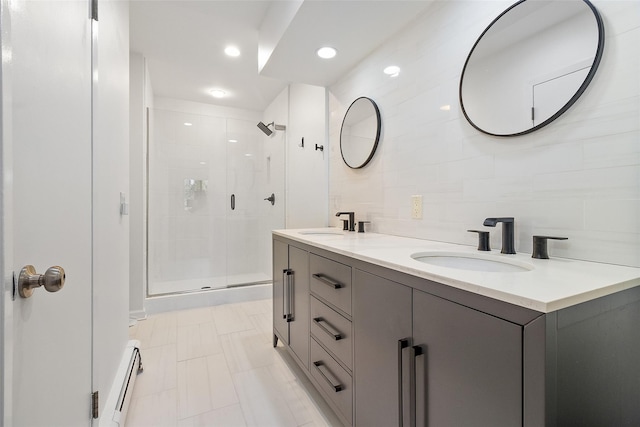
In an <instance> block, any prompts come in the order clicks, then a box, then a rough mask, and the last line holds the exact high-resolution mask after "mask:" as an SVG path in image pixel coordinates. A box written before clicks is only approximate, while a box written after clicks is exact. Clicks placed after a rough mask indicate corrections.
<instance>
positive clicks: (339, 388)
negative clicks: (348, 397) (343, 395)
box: [313, 362, 344, 393]
mask: <svg viewBox="0 0 640 427" xmlns="http://www.w3.org/2000/svg"><path fill="white" fill-rule="evenodd" d="M313 365H314V366H315V367H316V369H317V370H318V372H320V375H322V378H324V379H325V381H326V382H327V383H328V384H329V385H330V386H331V388H332V389H333V390H334V391H335V392H336V393H337V392H339V391H342V390H344V387H343V386H342V384H337V385H335V384H334V382H333V381H331V380H330V379H329V377H332V378H333V374H331V372H330V371H329V369H328V368H327V367H326V366H325V365H324V363H322V362H313ZM321 368H322V369H321ZM324 371H326V373H325V372H324ZM335 382H336V383H337V381H335Z"/></svg>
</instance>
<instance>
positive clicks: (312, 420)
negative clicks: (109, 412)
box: [126, 300, 340, 427]
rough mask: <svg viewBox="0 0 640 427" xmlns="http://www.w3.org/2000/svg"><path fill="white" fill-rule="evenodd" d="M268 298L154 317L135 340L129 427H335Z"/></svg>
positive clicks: (136, 329) (138, 328)
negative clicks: (278, 328)
mask: <svg viewBox="0 0 640 427" xmlns="http://www.w3.org/2000/svg"><path fill="white" fill-rule="evenodd" d="M271 313H272V308H271V300H259V301H250V302H244V303H238V304H226V305H219V306H214V307H206V308H198V309H193V310H184V311H174V312H169V313H161V314H155V315H151V316H149V317H148V319H146V320H142V321H139V322H138V323H137V324H136V325H134V326H132V327H130V328H129V332H130V336H131V338H132V339H137V340H140V352H141V355H142V362H143V365H144V372H143V373H142V374H140V375H139V376H138V377H137V380H136V384H135V387H134V391H133V398H132V400H131V404H130V407H129V413H128V416H127V423H126V425H127V426H128V427H147V426H150V427H151V426H153V427H160V426H178V427H197V426H220V427H231V426H274V427H276V426H277V427H287V426H304V427H311V426H334V425H335V426H339V425H340V422H339V421H338V419H337V418H336V416H335V415H334V414H333V412H331V410H330V409H328V407H327V406H326V404H325V403H324V401H323V400H322V399H321V398H320V397H319V395H318V394H317V392H316V391H315V390H314V389H313V388H312V386H311V385H310V383H309V382H308V380H307V378H306V377H305V376H304V374H303V373H302V371H300V369H299V368H298V367H297V365H295V362H294V361H293V360H292V359H291V357H290V356H289V355H288V354H287V352H286V351H285V350H284V348H282V347H281V345H278V347H277V348H275V349H274V348H273V345H272V337H273V335H272V320H271Z"/></svg>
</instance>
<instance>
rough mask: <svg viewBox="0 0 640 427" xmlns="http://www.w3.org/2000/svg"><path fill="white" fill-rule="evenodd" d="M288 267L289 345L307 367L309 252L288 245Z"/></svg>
mask: <svg viewBox="0 0 640 427" xmlns="http://www.w3.org/2000/svg"><path fill="white" fill-rule="evenodd" d="M289 268H290V269H291V270H292V271H293V287H292V290H291V294H292V295H291V322H289V346H290V347H291V350H293V352H294V353H295V354H296V355H297V356H298V357H299V358H300V361H301V362H302V363H303V364H304V366H305V367H306V368H307V369H308V368H309V253H308V252H307V251H303V250H302V249H298V248H296V247H294V246H289Z"/></svg>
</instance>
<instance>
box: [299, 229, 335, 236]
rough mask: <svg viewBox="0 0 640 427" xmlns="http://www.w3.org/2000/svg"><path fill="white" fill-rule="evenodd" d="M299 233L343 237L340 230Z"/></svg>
mask: <svg viewBox="0 0 640 427" xmlns="http://www.w3.org/2000/svg"><path fill="white" fill-rule="evenodd" d="M298 233H300V234H304V235H334V236H341V235H342V231H340V230H303V231H298Z"/></svg>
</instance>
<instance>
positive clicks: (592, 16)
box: [460, 0, 604, 136]
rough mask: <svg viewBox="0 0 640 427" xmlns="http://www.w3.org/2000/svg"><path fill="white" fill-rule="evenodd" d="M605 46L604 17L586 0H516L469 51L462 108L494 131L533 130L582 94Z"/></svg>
mask: <svg viewBox="0 0 640 427" xmlns="http://www.w3.org/2000/svg"><path fill="white" fill-rule="evenodd" d="M603 48H604V27H603V24H602V19H601V17H600V15H599V14H598V11H597V10H596V9H595V8H594V6H593V5H592V4H591V3H590V2H589V1H587V0H564V1H546V0H521V1H518V2H517V3H515V4H514V5H512V6H511V7H509V8H508V9H507V10H505V11H504V12H502V14H500V16H498V17H497V18H496V19H495V20H494V21H493V22H492V23H491V24H490V25H489V26H488V27H487V28H486V29H485V30H484V32H483V33H482V34H481V35H480V37H479V38H478V40H477V41H476V43H475V45H474V46H473V48H472V49H471V52H470V53H469V56H468V57H467V61H466V62H465V65H464V69H463V70H462V77H461V78H460V105H461V107H462V111H463V113H464V115H465V117H466V118H467V120H468V121H469V123H471V125H472V126H473V127H475V128H476V129H478V130H480V131H482V132H484V133H487V134H489V135H495V136H515V135H524V134H527V133H530V132H533V131H534V130H537V129H539V128H541V127H543V126H546V125H547V124H549V123H551V122H552V121H553V120H555V119H556V118H558V117H559V116H560V115H561V114H562V113H564V112H565V111H566V110H568V109H569V107H571V105H573V104H574V103H575V102H576V100H577V99H578V98H579V97H580V95H582V93H583V92H584V91H585V89H586V88H587V86H588V85H589V82H591V79H592V78H593V76H594V74H595V72H596V69H597V68H598V64H599V63H600V58H601V57H602V51H603Z"/></svg>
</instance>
